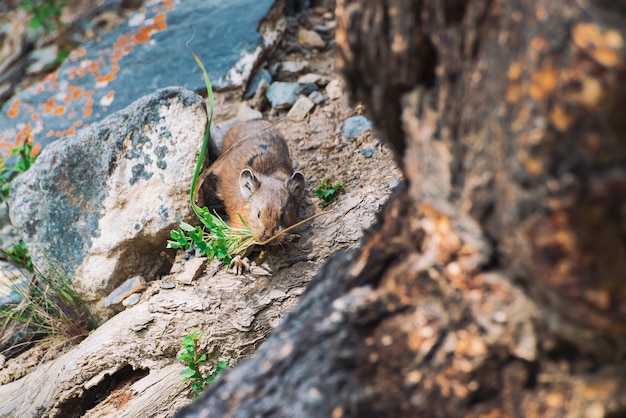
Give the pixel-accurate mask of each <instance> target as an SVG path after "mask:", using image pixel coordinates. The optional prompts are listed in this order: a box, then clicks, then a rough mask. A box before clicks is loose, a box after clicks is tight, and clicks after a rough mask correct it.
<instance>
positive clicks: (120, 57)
mask: <svg viewBox="0 0 626 418" xmlns="http://www.w3.org/2000/svg"><path fill="white" fill-rule="evenodd" d="M280 3H281V2H278V1H276V0H238V1H223V0H187V1H181V2H155V3H154V4H152V5H151V6H150V7H145V8H142V9H140V10H137V11H135V12H134V13H133V14H132V15H131V16H130V18H129V19H128V20H127V21H125V22H123V23H122V24H121V25H120V26H119V27H118V28H117V29H116V30H114V31H111V32H108V33H105V34H103V35H102V36H101V37H100V39H99V40H98V41H93V42H89V43H86V44H84V45H83V46H81V47H79V48H76V49H75V50H74V51H72V53H71V54H70V56H69V57H68V59H67V60H66V61H65V62H64V63H63V65H62V66H61V67H60V68H59V70H58V72H57V73H55V74H54V75H51V76H49V77H48V78H46V80H45V81H43V82H41V83H38V84H35V85H33V86H32V87H30V88H28V89H26V90H25V91H23V92H22V93H20V94H19V95H17V96H15V97H14V98H13V99H12V100H10V101H9V102H7V103H6V104H5V106H4V107H3V108H2V110H0V143H7V144H12V143H15V141H16V138H19V137H23V136H24V135H25V134H26V132H28V131H29V132H31V135H32V137H33V138H34V141H35V142H38V143H41V145H42V147H45V146H46V145H48V144H49V143H51V142H52V141H53V140H55V139H57V138H60V137H65V136H67V135H71V134H72V133H74V132H77V131H79V130H82V129H84V128H85V127H86V126H88V125H92V124H93V123H94V122H96V121H98V120H101V119H102V118H104V117H106V116H108V115H111V114H112V113H114V112H115V111H117V110H120V109H123V108H124V107H126V106H128V105H129V104H131V103H132V102H133V101H135V100H137V99H139V98H141V97H143V96H145V95H147V94H150V93H151V92H154V91H155V90H157V89H159V88H163V87H167V86H171V85H178V86H182V87H185V88H187V89H190V90H194V91H198V90H202V89H204V78H203V76H202V73H201V70H200V69H199V68H198V66H197V65H196V63H195V61H194V59H193V57H192V55H191V53H190V52H189V50H188V49H187V48H185V43H186V42H187V41H188V40H189V39H190V38H191V36H192V35H193V34H194V33H195V41H194V42H192V43H191V47H192V48H193V49H194V51H195V53H196V54H197V55H198V57H200V58H201V59H202V60H203V61H204V64H205V66H206V68H207V70H208V73H209V76H210V78H211V81H212V83H213V87H214V88H215V89H227V88H232V87H241V86H244V85H245V84H246V83H247V80H248V78H249V76H250V73H251V71H252V69H253V68H254V67H255V65H257V61H258V60H259V59H260V57H261V56H262V55H263V52H264V51H265V49H267V48H269V47H271V46H273V45H274V44H275V43H276V42H278V41H279V40H280V39H281V37H282V33H283V31H284V27H285V25H284V18H283V17H282V16H281V15H280V13H273V12H270V11H271V10H272V8H274V7H279V6H280ZM266 17H267V19H266ZM261 22H262V24H261ZM257 28H260V30H261V31H262V32H263V33H259V32H258V31H257ZM225 34H227V36H225ZM1 65H2V64H1V60H0V66H1ZM35 114H37V117H35V116H34V115H35Z"/></svg>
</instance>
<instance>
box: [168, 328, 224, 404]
mask: <svg viewBox="0 0 626 418" xmlns="http://www.w3.org/2000/svg"><path fill="white" fill-rule="evenodd" d="M200 337H202V334H198V332H197V331H196V330H194V331H192V332H191V334H187V335H186V336H185V337H184V338H183V340H182V342H181V346H182V347H183V352H182V353H181V354H180V356H178V361H180V362H181V363H183V364H184V365H186V366H187V367H186V368H185V369H184V370H183V371H182V372H180V374H181V376H185V378H184V381H185V382H191V388H192V389H193V390H194V391H196V392H202V391H203V390H204V388H205V387H206V386H207V385H209V384H210V383H213V382H214V381H215V379H217V376H218V375H219V374H220V373H221V372H222V370H224V369H225V368H226V367H227V366H228V363H227V362H225V361H221V362H220V363H219V364H218V365H217V367H216V368H215V370H214V371H213V373H211V374H210V375H209V376H207V377H204V376H202V373H201V372H200V364H201V363H202V362H204V361H206V354H204V353H200V351H199V349H198V341H199V340H200Z"/></svg>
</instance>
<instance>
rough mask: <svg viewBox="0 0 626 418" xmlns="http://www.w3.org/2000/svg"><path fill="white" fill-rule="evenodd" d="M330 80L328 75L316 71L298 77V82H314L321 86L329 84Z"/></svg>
mask: <svg viewBox="0 0 626 418" xmlns="http://www.w3.org/2000/svg"><path fill="white" fill-rule="evenodd" d="M329 81H330V80H329V79H328V77H326V76H323V75H321V74H316V73H308V74H304V75H302V76H300V77H298V83H300V84H308V83H314V84H316V85H318V86H321V87H324V86H325V85H327V84H328V82H329Z"/></svg>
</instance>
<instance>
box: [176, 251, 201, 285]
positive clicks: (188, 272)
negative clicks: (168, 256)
mask: <svg viewBox="0 0 626 418" xmlns="http://www.w3.org/2000/svg"><path fill="white" fill-rule="evenodd" d="M183 267H184V270H183V272H182V273H180V274H179V275H178V276H176V280H177V281H178V282H179V283H183V284H191V283H192V282H193V281H194V280H195V279H197V278H198V277H199V276H200V275H201V274H202V271H203V270H204V267H206V257H197V258H192V259H191V260H189V261H187V262H186V263H185V265H184V266H183Z"/></svg>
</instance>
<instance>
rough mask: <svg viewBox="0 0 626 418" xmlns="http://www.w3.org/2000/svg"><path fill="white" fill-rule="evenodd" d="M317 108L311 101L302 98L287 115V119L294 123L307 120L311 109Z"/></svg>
mask: <svg viewBox="0 0 626 418" xmlns="http://www.w3.org/2000/svg"><path fill="white" fill-rule="evenodd" d="M313 107H315V103H313V102H312V101H311V100H309V99H308V98H307V97H304V96H300V97H299V98H298V100H297V101H296V103H295V104H294V105H293V106H292V108H291V109H290V110H289V113H287V119H290V120H292V121H294V122H300V121H302V120H304V118H306V116H307V115H308V114H309V112H310V111H311V109H313Z"/></svg>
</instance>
